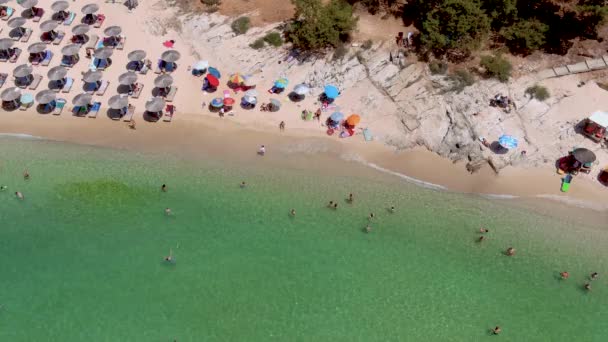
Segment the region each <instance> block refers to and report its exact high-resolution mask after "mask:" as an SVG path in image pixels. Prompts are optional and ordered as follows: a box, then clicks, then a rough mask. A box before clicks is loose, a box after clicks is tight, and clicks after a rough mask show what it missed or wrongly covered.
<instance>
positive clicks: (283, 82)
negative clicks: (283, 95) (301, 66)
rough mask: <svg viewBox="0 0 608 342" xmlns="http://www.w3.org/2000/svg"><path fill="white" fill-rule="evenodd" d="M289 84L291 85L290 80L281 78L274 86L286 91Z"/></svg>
mask: <svg viewBox="0 0 608 342" xmlns="http://www.w3.org/2000/svg"><path fill="white" fill-rule="evenodd" d="M288 84H289V80H288V79H286V78H284V77H283V78H279V79H278V80H276V81H274V86H275V87H276V88H279V89H285V88H286V87H287V85H288Z"/></svg>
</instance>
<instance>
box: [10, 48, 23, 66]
mask: <svg viewBox="0 0 608 342" xmlns="http://www.w3.org/2000/svg"><path fill="white" fill-rule="evenodd" d="M19 56H21V49H20V48H15V49H14V50H13V54H12V55H11V57H10V58H9V59H8V61H9V62H10V63H15V62H17V59H19Z"/></svg>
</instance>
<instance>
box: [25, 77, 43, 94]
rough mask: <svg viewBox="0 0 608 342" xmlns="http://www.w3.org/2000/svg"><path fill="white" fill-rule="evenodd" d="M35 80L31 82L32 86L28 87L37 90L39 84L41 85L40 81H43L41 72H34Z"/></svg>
mask: <svg viewBox="0 0 608 342" xmlns="http://www.w3.org/2000/svg"><path fill="white" fill-rule="evenodd" d="M33 76H34V80H33V81H32V83H30V86H29V87H28V89H30V90H36V88H38V85H40V82H41V81H42V75H40V74H34V75H33Z"/></svg>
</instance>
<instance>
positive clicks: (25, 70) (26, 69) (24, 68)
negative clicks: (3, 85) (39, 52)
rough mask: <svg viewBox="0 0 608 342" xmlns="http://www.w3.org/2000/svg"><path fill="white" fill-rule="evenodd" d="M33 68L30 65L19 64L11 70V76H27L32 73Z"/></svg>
mask: <svg viewBox="0 0 608 342" xmlns="http://www.w3.org/2000/svg"><path fill="white" fill-rule="evenodd" d="M32 71H34V68H32V66H31V65H27V64H21V65H19V66H18V67H16V68H15V69H14V70H13V76H15V77H27V76H29V75H31V74H32Z"/></svg>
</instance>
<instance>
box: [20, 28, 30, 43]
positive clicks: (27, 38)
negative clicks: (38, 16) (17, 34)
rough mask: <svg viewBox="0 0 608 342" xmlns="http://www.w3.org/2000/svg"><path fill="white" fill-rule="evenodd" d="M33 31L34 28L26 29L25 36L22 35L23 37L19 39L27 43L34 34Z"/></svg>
mask: <svg viewBox="0 0 608 342" xmlns="http://www.w3.org/2000/svg"><path fill="white" fill-rule="evenodd" d="M32 32H33V31H32V29H29V28H27V29H25V33H24V34H23V36H21V39H19V41H20V42H22V43H27V41H28V40H30V37H31V36H32Z"/></svg>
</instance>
